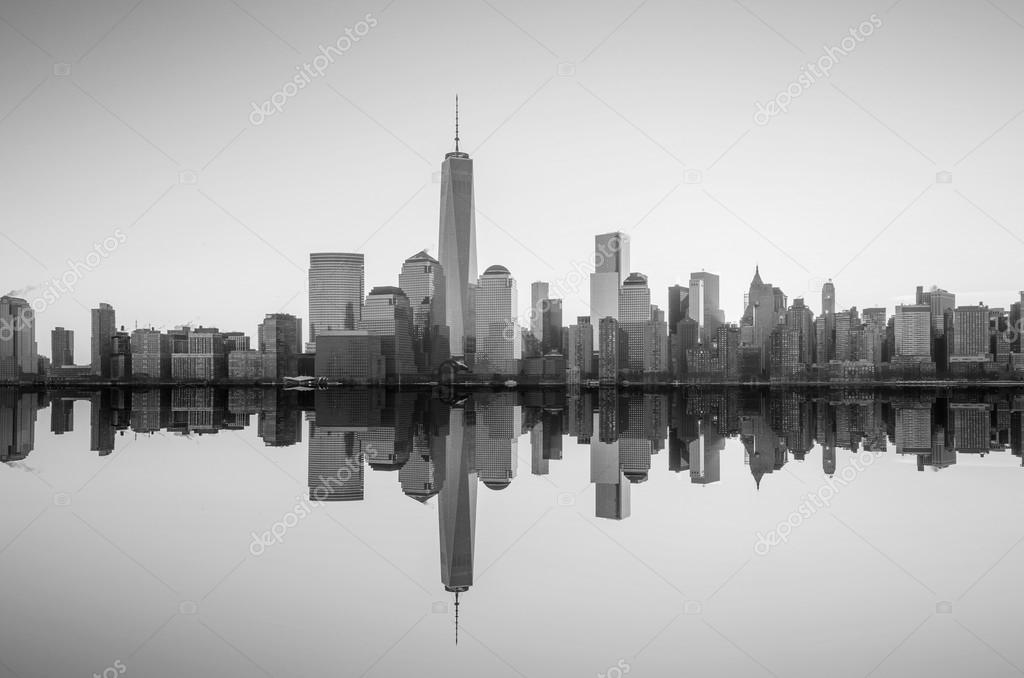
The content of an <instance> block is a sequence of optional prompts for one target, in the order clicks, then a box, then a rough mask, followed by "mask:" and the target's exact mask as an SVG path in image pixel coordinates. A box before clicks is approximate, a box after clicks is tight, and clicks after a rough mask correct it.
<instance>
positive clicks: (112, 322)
mask: <svg viewBox="0 0 1024 678" xmlns="http://www.w3.org/2000/svg"><path fill="white" fill-rule="evenodd" d="M116 331H117V321H116V317H115V314H114V309H113V307H112V306H111V305H110V304H100V305H99V308H94V309H92V373H93V374H94V375H95V376H97V377H109V376H110V352H111V349H112V348H113V340H114V333H115V332H116Z"/></svg>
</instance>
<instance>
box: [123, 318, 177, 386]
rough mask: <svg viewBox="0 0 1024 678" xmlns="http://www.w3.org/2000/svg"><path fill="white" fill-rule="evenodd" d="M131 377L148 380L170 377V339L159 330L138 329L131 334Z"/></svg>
mask: <svg viewBox="0 0 1024 678" xmlns="http://www.w3.org/2000/svg"><path fill="white" fill-rule="evenodd" d="M131 351H132V375H133V376H134V377H144V378H150V379H167V378H169V377H170V376H171V337H170V336H169V335H166V334H161V332H160V331H159V330H154V329H140V330H135V331H133V332H132V337H131Z"/></svg>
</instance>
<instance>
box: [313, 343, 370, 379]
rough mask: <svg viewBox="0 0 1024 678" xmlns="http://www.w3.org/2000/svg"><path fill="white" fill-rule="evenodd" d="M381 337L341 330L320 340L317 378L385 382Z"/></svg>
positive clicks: (317, 357)
mask: <svg viewBox="0 0 1024 678" xmlns="http://www.w3.org/2000/svg"><path fill="white" fill-rule="evenodd" d="M385 366H386V361H385V358H384V355H383V353H382V352H381V337H380V336H378V335H374V334H371V333H370V332H367V331H366V330H347V331H346V330H339V331H335V332H332V333H330V334H321V335H319V336H318V337H317V338H316V365H315V368H314V375H315V376H317V377H325V378H327V379H329V380H330V381H336V382H343V383H352V384H376V383H381V382H383V381H384V378H385V374H386V370H385Z"/></svg>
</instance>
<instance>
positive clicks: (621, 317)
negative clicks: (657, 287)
mask: <svg viewBox="0 0 1024 678" xmlns="http://www.w3.org/2000/svg"><path fill="white" fill-rule="evenodd" d="M650 319H651V289H650V287H648V286H647V276H645V275H644V274H642V273H630V274H629V277H628V278H626V279H625V280H624V281H623V283H622V289H621V290H619V312H618V321H619V327H620V328H621V329H622V330H623V331H624V332H625V333H626V341H627V349H626V360H627V365H626V367H627V369H629V370H630V371H631V372H637V373H639V372H643V369H644V326H645V325H646V324H647V322H648V321H649V320H650Z"/></svg>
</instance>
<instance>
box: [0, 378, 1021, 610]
mask: <svg viewBox="0 0 1024 678" xmlns="http://www.w3.org/2000/svg"><path fill="white" fill-rule="evenodd" d="M434 395H435V394H430V393H426V392H399V391H393V390H391V391H389V390H321V391H309V392H301V391H298V392H297V391H283V390H278V389H214V388H177V389H152V390H127V389H106V390H100V391H72V390H65V391H55V392H26V391H19V390H17V389H10V388H8V389H0V461H2V462H3V463H7V464H16V463H20V462H23V461H24V460H25V459H26V458H27V457H28V455H29V454H30V453H31V452H32V450H33V448H34V445H35V439H34V435H35V425H36V417H37V412H38V410H40V409H42V408H45V407H47V406H48V407H50V431H51V432H52V433H53V434H54V435H63V434H66V433H70V432H72V431H73V430H74V427H75V417H74V405H75V402H76V401H81V402H83V403H85V402H87V403H88V405H89V408H90V418H89V426H90V435H89V441H90V450H91V451H93V452H96V453H98V454H99V455H101V456H105V455H109V454H110V453H111V452H112V451H113V450H114V449H115V447H116V445H117V442H118V438H120V437H123V436H124V434H125V432H126V431H128V430H131V431H133V432H134V433H135V434H136V435H153V434H162V432H164V431H166V432H169V433H171V434H175V435H179V436H186V437H190V436H202V435H208V434H216V433H218V432H220V431H222V430H235V431H237V430H242V429H245V428H246V427H247V426H250V425H251V423H252V421H251V420H252V417H253V415H256V418H257V432H258V435H259V437H260V438H261V439H262V440H263V443H264V444H265V445H268V446H290V445H296V444H298V443H301V442H302V428H303V426H302V418H303V415H304V414H305V418H306V420H307V421H308V426H309V429H308V438H307V443H308V451H309V459H308V461H309V465H308V481H309V496H310V499H311V500H313V501H321V502H327V501H331V502H334V501H338V502H346V501H362V500H363V499H364V498H365V478H366V476H365V474H366V472H367V471H370V472H379V473H388V472H397V473H396V474H395V479H396V481H397V484H398V485H399V487H400V490H401V491H402V492H403V493H404V494H405V495H406V496H408V497H411V498H412V499H415V500H416V501H417V502H420V503H427V502H428V501H429V500H430V499H431V498H433V497H435V496H436V497H437V507H438V508H437V511H438V532H439V553H440V563H441V583H442V584H443V586H444V588H445V590H446V591H448V592H450V593H453V594H455V604H456V615H457V614H458V604H459V595H460V594H462V593H465V592H466V591H468V590H469V589H470V587H471V586H472V585H473V564H474V544H475V534H476V507H477V491H478V487H479V485H480V484H481V483H482V484H483V485H484V486H485V487H486V488H488V489H489V490H492V491H508V489H507V488H509V487H510V486H511V485H512V484H513V482H514V481H515V480H516V478H517V471H518V463H519V440H520V437H521V436H524V435H526V434H528V435H529V438H528V441H529V443H528V444H529V446H530V456H529V459H530V472H531V475H541V476H542V475H546V474H548V473H549V472H550V470H551V463H552V462H554V463H556V464H557V463H558V461H559V460H561V459H562V443H563V436H565V435H568V436H571V437H574V438H575V439H576V440H577V442H579V443H580V444H585V445H586V444H589V446H590V482H591V483H592V484H593V485H594V489H595V493H594V494H595V505H594V515H595V516H597V517H598V518H605V519H610V520H623V519H626V518H629V517H630V510H631V502H630V499H631V493H632V491H633V486H634V485H641V486H642V484H643V483H644V482H646V481H647V480H648V479H649V478H650V476H651V474H652V473H657V472H658V470H657V467H658V466H659V464H658V463H657V458H658V457H659V456H664V457H667V461H666V462H663V463H662V464H661V465H662V466H664V467H667V468H666V472H669V473H677V474H679V473H685V472H688V473H689V477H690V482H691V483H694V484H698V485H711V484H714V483H718V482H720V481H722V474H721V468H722V465H721V457H722V454H723V452H724V451H725V448H726V445H725V443H726V439H727V438H731V437H732V438H735V437H738V439H739V442H740V443H741V444H742V450H743V454H744V458H745V462H746V464H747V466H748V468H749V472H750V475H751V478H752V482H751V487H752V490H759V489H761V488H762V487H763V486H764V484H765V483H766V482H767V480H768V477H770V476H772V474H775V473H776V472H777V471H779V470H781V469H782V468H783V467H784V466H785V465H786V464H787V463H789V462H790V461H791V460H798V461H799V460H804V459H805V458H806V456H807V455H808V454H809V453H810V452H811V451H812V450H813V448H814V446H815V445H820V446H821V449H822V456H821V464H822V472H823V473H824V474H825V475H828V476H831V475H832V474H834V473H835V472H836V466H837V454H838V452H837V451H838V450H846V451H849V452H858V451H860V450H862V449H863V450H866V451H872V452H884V451H886V450H887V449H888V448H889V445H890V444H894V445H895V452H896V454H898V455H914V456H915V457H916V462H917V468H918V470H921V471H923V470H925V469H926V468H931V469H934V470H940V469H945V468H948V467H950V466H953V465H955V464H956V463H957V456H958V455H981V456H984V455H985V454H987V453H988V452H989V451H991V450H1005V449H1009V450H1011V451H1012V453H1013V454H1014V455H1016V456H1018V457H1021V456H1022V445H1024V417H1022V414H1024V396H1022V395H1019V394H1016V393H1010V392H1006V391H997V392H956V393H949V392H941V393H934V394H933V393H928V392H925V391H914V392H909V393H908V392H893V393H886V392H882V393H869V392H862V391H855V392H850V393H836V392H829V393H826V394H818V395H812V394H809V393H806V392H791V391H779V392H770V391H766V390H741V389H731V390H729V389H726V390H705V391H694V392H682V391H678V392H671V393H668V392H666V393H640V392H620V391H615V390H601V391H584V392H579V391H569V392H565V391H551V390H548V391H543V392H541V391H538V392H525V393H517V392H513V391H500V392H475V393H472V394H466V395H464V396H463V397H456V396H452V394H447V395H448V397H447V398H446V399H445V400H441V399H438V398H436V397H434ZM663 452H664V454H663ZM641 489H642V488H640V487H638V488H637V491H641Z"/></svg>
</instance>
